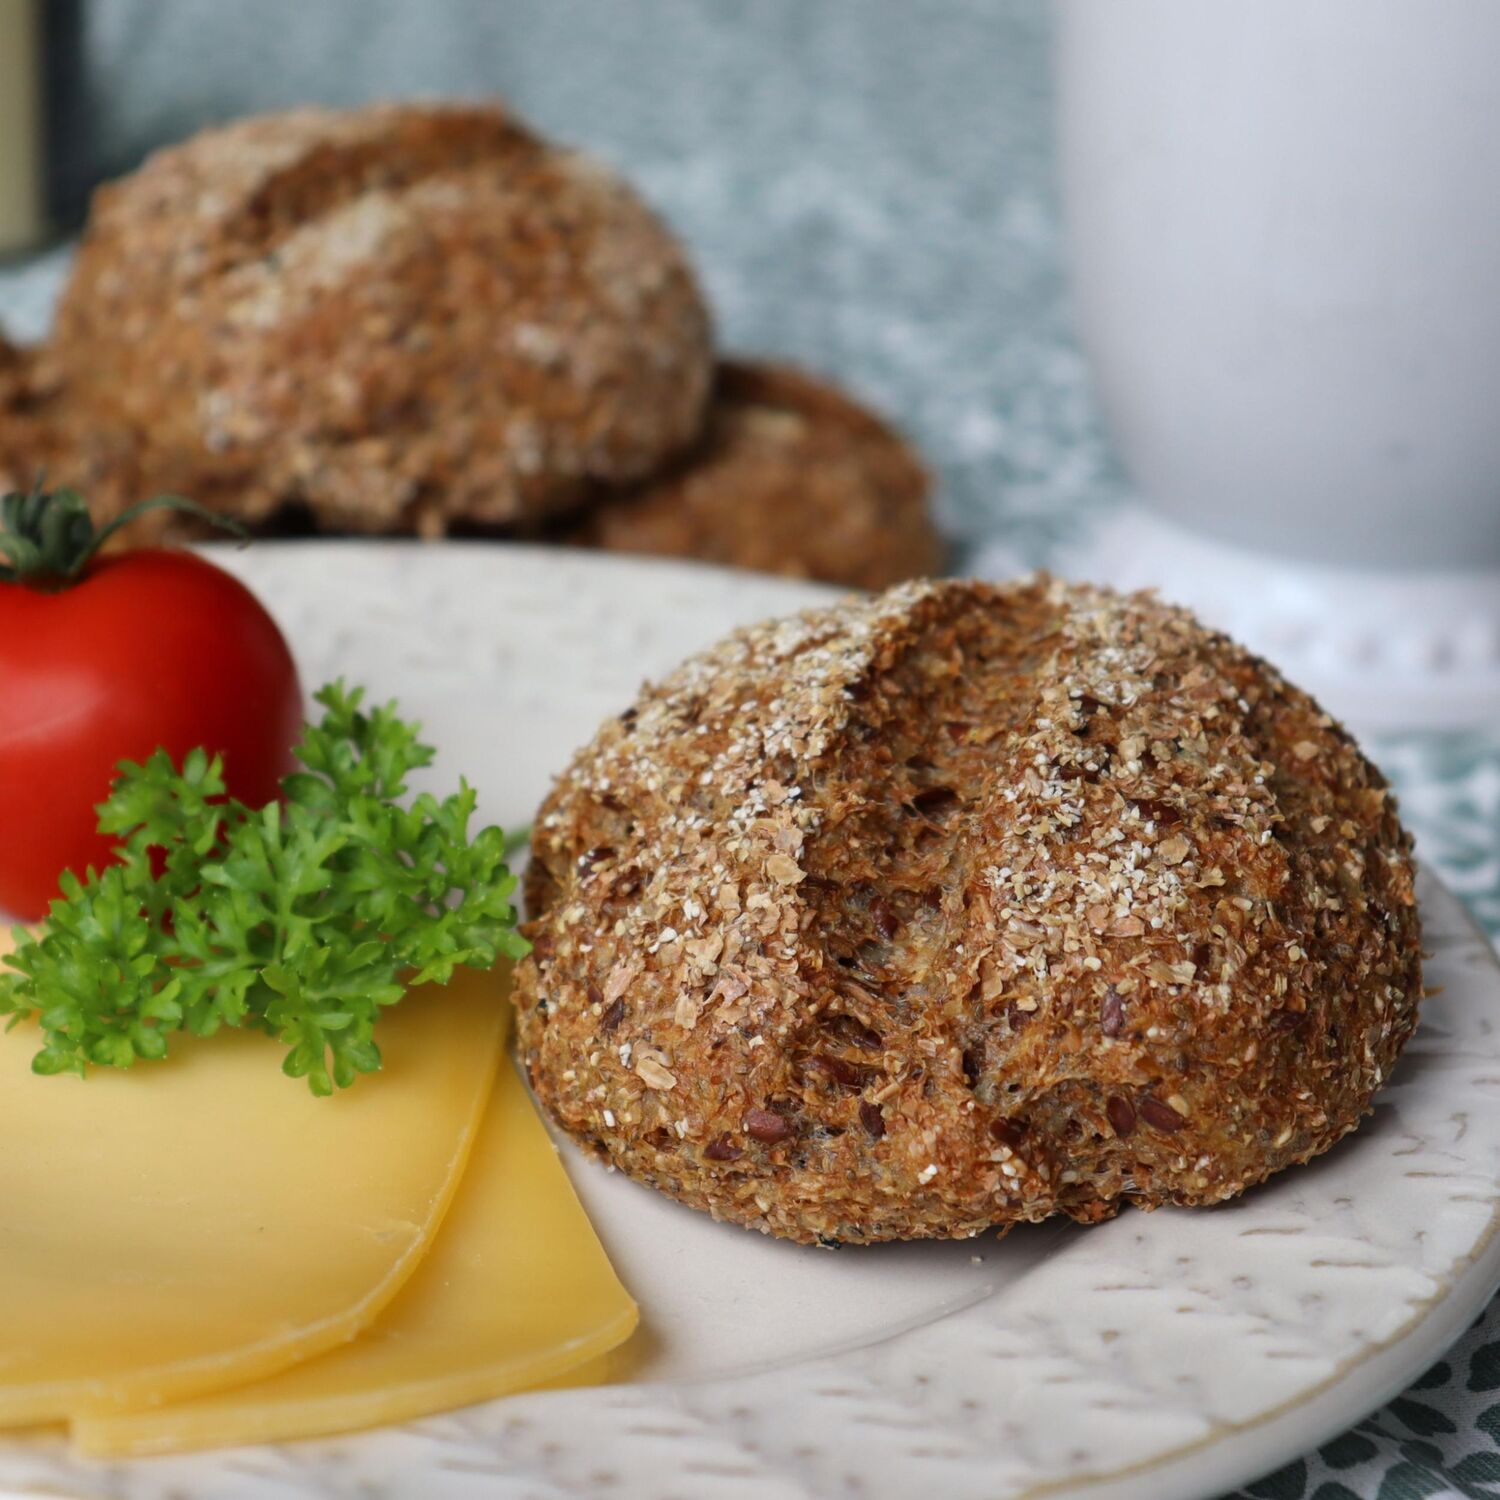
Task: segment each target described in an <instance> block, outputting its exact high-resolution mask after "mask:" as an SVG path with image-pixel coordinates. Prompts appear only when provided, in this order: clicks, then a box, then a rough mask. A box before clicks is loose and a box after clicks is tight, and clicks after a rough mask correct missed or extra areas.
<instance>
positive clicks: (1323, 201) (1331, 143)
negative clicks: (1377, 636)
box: [1056, 0, 1500, 568]
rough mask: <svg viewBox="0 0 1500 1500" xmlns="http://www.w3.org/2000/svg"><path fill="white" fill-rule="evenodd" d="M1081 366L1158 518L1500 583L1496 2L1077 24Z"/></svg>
mask: <svg viewBox="0 0 1500 1500" xmlns="http://www.w3.org/2000/svg"><path fill="white" fill-rule="evenodd" d="M1056 20H1057V24H1058V66H1059V84H1060V108H1061V154H1062V164H1063V178H1064V195H1065V206H1066V212H1067V217H1068V221H1069V238H1070V244H1071V257H1072V264H1073V271H1074V278H1075V280H1074V284H1075V291H1076V305H1077V315H1078V320H1079V325H1080V328H1081V332H1082V336H1083V340H1084V343H1085V345H1086V347H1087V350H1088V353H1089V355H1090V357H1091V359H1092V362H1093V365H1094V369H1095V373H1096V377H1097V381H1098V386H1099V390H1100V394H1101V397H1102V400H1103V403H1104V406H1105V409H1106V413H1107V416H1108V419H1109V421H1110V423H1111V425H1112V427H1113V429H1114V432H1115V435H1116V438H1117V441H1118V444H1119V447H1120V450H1121V452H1122V453H1123V455H1124V458H1125V461H1126V463H1127V465H1128V466H1129V467H1130V469H1131V471H1132V473H1133V476H1134V478H1135V480H1136V481H1137V483H1138V485H1139V486H1140V488H1141V490H1142V492H1143V494H1144V495H1145V497H1146V498H1147V500H1148V501H1149V502H1150V503H1151V504H1154V505H1155V506H1157V507H1159V508H1160V509H1161V510H1162V511H1164V512H1166V513H1167V514H1169V515H1171V516H1173V517H1175V518H1176V519H1177V520H1180V521H1182V522H1185V523H1187V524H1190V525H1192V526H1194V527H1197V528H1200V529H1202V530H1205V531H1208V532H1211V533H1213V534H1215V535H1218V536H1221V537H1226V538H1230V539H1232V540H1236V541H1241V542H1245V543H1249V544H1252V545H1253V546H1256V547H1259V548H1264V549H1269V550H1272V551H1278V552H1282V553H1286V554H1292V555H1296V556H1300V557H1303V558H1307V559H1313V560H1326V561H1333V562H1346V563H1348V562H1353V563H1358V564H1372V565H1377V566H1386V567H1391V566H1396V567H1427V568H1431V567H1438V568H1450V567H1451V568H1458V567H1468V568H1489V567H1495V566H1497V565H1500V0H1057V4H1056Z"/></svg>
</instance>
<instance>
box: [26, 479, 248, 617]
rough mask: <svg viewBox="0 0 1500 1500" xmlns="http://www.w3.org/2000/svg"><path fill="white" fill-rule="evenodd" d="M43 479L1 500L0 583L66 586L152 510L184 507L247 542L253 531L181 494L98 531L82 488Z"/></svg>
mask: <svg viewBox="0 0 1500 1500" xmlns="http://www.w3.org/2000/svg"><path fill="white" fill-rule="evenodd" d="M44 482H45V476H43V475H41V474H39V475H38V476H37V479H36V483H35V484H33V485H32V487H31V490H30V492H29V493H27V494H22V493H21V492H20V491H14V492H12V493H11V494H8V495H6V496H4V497H3V498H0V583H24V584H29V585H31V586H32V587H34V588H43V589H55V588H66V587H67V585H68V584H70V583H73V582H75V581H76V580H77V579H78V577H79V576H80V575H81V574H82V573H83V571H84V569H85V568H87V567H88V565H89V563H91V562H92V561H93V560H94V557H95V556H96V555H97V553H98V551H99V549H100V547H102V546H103V545H104V544H105V542H107V541H108V540H109V539H110V538H111V537H112V536H113V535H114V534H115V533H116V532H117V531H119V529H120V528H121V527H122V526H128V525H129V524H130V523H131V522H132V521H134V520H136V519H137V518H138V517H140V516H143V515H145V514H146V512H147V511H152V510H177V511H181V512H182V513H183V514H184V515H190V516H195V517H196V518H197V519H198V520H200V521H205V522H207V523H208V524H209V525H212V526H217V527H219V528H221V529H222V530H224V531H228V532H231V533H233V534H234V535H235V536H237V537H239V538H240V539H241V540H242V541H248V540H249V533H248V532H247V531H246V530H245V528H244V527H243V526H241V525H240V523H239V522H238V521H234V520H231V519H230V518H229V517H228V516H221V515H217V514H215V513H214V512H213V511H211V510H206V509H204V507H203V506H201V505H199V504H197V502H196V501H193V500H188V499H185V498H184V497H183V496H181V495H153V496H152V497H151V499H149V500H138V501H137V502H136V503H135V504H134V505H130V506H127V507H126V508H125V509H124V510H122V511H121V512H120V514H119V515H117V516H116V517H115V518H114V519H113V520H112V521H110V522H108V523H107V524H106V525H104V526H103V527H101V528H99V529H98V530H97V531H96V530H95V529H94V521H93V517H92V516H90V515H89V508H88V504H87V502H86V501H85V500H84V498H83V496H82V495H80V494H79V493H78V491H77V490H70V489H60V490H46V489H43V487H42V486H43V484H44Z"/></svg>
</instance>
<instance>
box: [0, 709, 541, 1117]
mask: <svg viewBox="0 0 1500 1500" xmlns="http://www.w3.org/2000/svg"><path fill="white" fill-rule="evenodd" d="M317 696H318V702H319V703H321V704H322V705H323V708H324V710H325V713H324V715H323V719H322V722H321V723H319V724H316V725H312V724H310V725H308V726H307V728H306V730H305V731H304V736H303V740H302V743H301V744H300V745H299V746H298V748H297V758H298V759H299V761H300V762H301V764H302V766H303V768H304V769H302V770H300V771H297V772H295V773H293V774H292V775H291V776H288V777H287V778H286V780H285V782H284V783H283V792H284V801H282V802H276V803H272V804H270V805H269V806H267V807H263V808H249V807H245V806H243V805H242V804H240V803H238V802H235V801H232V800H227V799H225V797H224V778H223V767H222V764H221V762H220V760H219V759H218V758H212V759H211V758H210V757H209V756H208V755H206V754H205V753H204V752H203V751H201V750H195V751H194V752H193V753H192V754H190V755H189V756H188V757H187V759H186V761H185V762H184V763H183V765H182V767H181V768H180V769H179V768H177V767H176V766H174V765H173V764H172V761H171V759H170V757H169V756H168V755H167V754H166V753H165V752H163V751H158V752H157V753H156V754H155V755H153V756H152V757H151V758H150V759H149V760H148V761H147V762H146V763H145V764H144V765H135V764H133V763H132V762H129V761H127V762H125V763H123V764H122V765H121V767H120V778H119V780H118V781H117V782H116V783H115V786H114V790H113V791H112V792H111V794H110V797H109V800H108V801H106V802H104V803H103V804H101V806H100V808H99V827H100V829H101V831H102V832H104V833H109V834H114V835H117V836H118V837H119V840H120V848H121V852H122V860H121V862H120V863H119V864H116V865H111V866H109V867H108V868H107V869H105V870H104V871H103V872H102V873H99V874H96V873H94V872H93V871H90V872H89V875H88V879H87V880H79V879H78V878H77V877H76V876H74V875H72V874H67V875H64V876H63V878H62V897H61V899H59V900H56V901H54V902H53V903H52V910H51V916H50V918H49V920H48V922H47V924H46V926H45V928H44V929H43V931H42V932H41V933H39V934H37V935H32V934H29V933H27V932H25V931H24V930H20V931H18V932H17V934H16V936H17V943H18V946H17V949H16V951H15V953H14V954H13V955H12V956H11V957H10V959H9V961H8V962H9V964H10V966H11V968H12V969H13V970H14V971H15V972H13V973H3V972H0V1015H10V1016H13V1017H16V1018H21V1017H26V1016H32V1015H34V1016H36V1017H38V1018H39V1020H40V1022H41V1026H42V1028H43V1032H44V1036H45V1046H44V1047H43V1048H42V1050H41V1051H40V1052H39V1053H37V1055H36V1057H35V1058H34V1059H33V1062H32V1067H33V1069H34V1070H35V1071H36V1072H38V1073H77V1074H80V1075H82V1074H84V1073H85V1072H86V1071H87V1069H88V1067H89V1066H90V1065H100V1066H108V1067H115V1068H125V1067H129V1066H131V1065H132V1064H133V1063H135V1062H136V1061H137V1060H138V1059H143V1058H144V1059H157V1058H162V1057H165V1056H166V1055H167V1050H168V1045H169V1039H170V1037H171V1035H172V1033H173V1032H176V1031H188V1032H191V1033H192V1034H193V1035H195V1036H212V1035H213V1034H214V1033H215V1032H216V1031H218V1030H219V1028H220V1027H221V1026H242V1027H254V1028H257V1029H258V1030H261V1031H264V1032H266V1033H267V1034H268V1035H270V1036H274V1037H278V1038H279V1039H280V1040H281V1042H282V1043H283V1044H284V1045H285V1046H286V1047H287V1048H288V1049H289V1050H288V1052H287V1056H286V1060H285V1062H284V1063H283V1064H282V1067H283V1071H284V1072H286V1073H287V1074H288V1075H290V1076H291V1077H293V1078H305V1079H306V1080H307V1081H308V1084H309V1085H310V1087H311V1088H312V1091H313V1092H314V1093H315V1094H329V1093H331V1092H332V1091H333V1087H334V1085H337V1086H338V1087H339V1088H347V1087H348V1086H349V1085H350V1084H351V1083H353V1082H354V1079H355V1078H356V1077H357V1076H358V1075H359V1074H360V1073H370V1072H374V1071H375V1070H376V1069H378V1068H379V1067H380V1049H379V1047H378V1046H377V1045H376V1043H375V1023H376V1021H377V1019H378V1018H379V1015H380V1011H381V1009H382V1008H383V1007H385V1006H388V1005H394V1004H395V1003H396V1002H397V1001H398V1000H400V999H401V997H402V996H403V995H404V994H405V993H406V991H407V988H408V986H409V985H416V984H425V983H428V982H436V983H439V984H446V983H447V982H448V980H450V979H451V978H452V976H453V971H454V969H456V968H458V967H459V966H465V967H469V968H479V969H485V968H489V967H490V966H492V965H493V964H494V963H495V962H496V961H497V960H498V959H499V958H500V957H501V956H507V957H511V958H519V957H521V956H522V955H523V954H524V953H525V952H526V951H527V946H528V945H527V943H526V941H525V939H524V938H522V937H521V936H520V934H519V933H518V932H517V931H516V930H515V921H516V913H515V908H514V907H513V906H512V904H511V901H510V897H511V894H512V892H513V891H514V889H515V884H516V881H515V877H514V876H513V875H512V874H511V873H510V871H509V870H508V869H507V867H506V863H505V859H506V852H507V846H506V841H505V837H504V835H503V834H502V833H501V831H500V830H499V829H498V828H493V827H490V828H482V829H480V830H479V832H477V833H476V834H474V835H473V836H472V837H470V835H469V823H470V820H471V819H472V817H473V815H474V809H475V801H476V799H475V794H474V791H473V789H472V788H471V787H470V786H469V785H468V783H467V782H463V783H461V784H460V789H459V791H458V792H456V793H455V794H454V795H452V796H450V797H447V798H444V799H443V800H441V801H439V800H437V799H436V798H434V797H433V796H431V795H429V794H427V793H423V794H421V795H420V796H418V797H416V798H414V799H412V800H411V801H410V803H409V804H404V803H403V802H402V800H401V799H402V798H404V797H405V795H406V791H407V787H406V778H407V777H408V775H410V773H411V772H412V771H414V770H417V769H418V768H420V767H423V766H426V765H429V764H430V763H431V760H432V754H433V752H432V749H431V747H429V746H427V745H424V744H422V743H420V741H419V739H418V733H419V730H418V727H417V726H416V725H415V724H411V723H408V722H406V721H404V720H402V719H400V718H398V717H397V714H396V708H395V705H394V704H391V705H387V706H386V707H383V708H375V709H372V710H370V711H368V712H365V711H364V710H362V709H361V706H360V705H361V702H362V698H363V694H362V692H361V691H359V690H357V689H356V690H353V691H349V690H346V689H345V688H344V686H343V684H342V683H335V684H333V685H332V686H330V687H326V688H324V689H323V691H322V692H321V693H319V694H318V695H317ZM11 1024H12V1025H15V1024H16V1022H15V1021H14V1020H13V1021H12V1022H11Z"/></svg>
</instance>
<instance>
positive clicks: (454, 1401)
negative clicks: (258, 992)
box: [73, 1063, 637, 1458]
mask: <svg viewBox="0 0 1500 1500" xmlns="http://www.w3.org/2000/svg"><path fill="white" fill-rule="evenodd" d="M636 1316H637V1315H636V1307H635V1304H634V1303H633V1302H632V1301H631V1299H630V1297H629V1295H628V1294H627V1293H626V1291H625V1289H624V1288H623V1287H622V1286H621V1285H620V1283H619V1281H618V1279H617V1278H616V1276H615V1274H614V1271H613V1270H612V1269H611V1267H610V1264H609V1261H608V1259H607V1257H606V1256H605V1253H604V1250H603V1247H602V1246H601V1245H600V1244H599V1241H598V1239H597V1238H596V1237H595V1235H594V1231H593V1229H592V1228H591V1227H590V1225H589V1221H588V1218H587V1217H586V1216H585V1214H584V1211H583V1208H582V1205H581V1204H580V1203H579V1202H578V1199H577V1198H576V1197H575V1196H574V1193H573V1189H572V1185H571V1184H570V1183H569V1182H568V1177H567V1173H566V1172H564V1170H563V1167H562V1163H561V1162H560V1161H559V1160H558V1157H557V1152H556V1149H555V1148H554V1147H553V1145H552V1142H551V1140H550V1139H549V1138H548V1135H547V1132H546V1130H545V1129H544V1128H543V1126H542V1123H541V1121H540V1120H539V1119H538V1118H537V1115H536V1111H535V1110H534V1109H533V1107H532V1104H531V1100H530V1098H529V1096H528V1095H527V1092H526V1087H525V1085H524V1084H523V1083H522V1082H521V1079H520V1077H519V1075H518V1074H517V1073H516V1071H515V1069H514V1067H512V1066H511V1065H510V1064H508V1063H505V1064H502V1065H501V1069H500V1078H499V1081H498V1082H497V1083H496V1086H495V1096H494V1099H493V1101H492V1102H491V1105H490V1110H489V1114H488V1116H487V1118H486V1120H485V1123H484V1126H483V1128H482V1129H481V1131H480V1135H479V1140H478V1142H477V1143H476V1145H475V1148H474V1156H473V1159H472V1161H471V1162H470V1165H469V1170H468V1172H467V1173H466V1175H465V1177H464V1181H463V1186H462V1187H461V1188H460V1189H459V1194H458V1198H457V1200H456V1201H455V1203H454V1205H453V1209H452V1211H451V1212H450V1214H449V1215H448V1219H447V1221H446V1223H445V1224H444V1225H443V1228H442V1232H441V1233H440V1234H439V1235H438V1238H437V1243H436V1244H435V1245H434V1246H433V1248H432V1251H431V1253H430V1254H429V1255H428V1256H427V1258H426V1259H425V1260H424V1261H423V1262H422V1264H421V1266H420V1267H419V1268H418V1270H417V1272H416V1274H415V1275H414V1276H413V1277H412V1279H411V1280H410V1281H409V1282H408V1283H407V1285H406V1287H405V1288H404V1290H403V1291H402V1292H401V1295H400V1296H399V1297H397V1298H396V1300H395V1301H394V1302H392V1303H391V1305H390V1307H389V1308H387V1309H386V1311H385V1312H384V1313H383V1314H382V1315H381V1317H380V1318H379V1319H378V1320H377V1321H376V1322H375V1323H374V1325H373V1326H372V1327H370V1328H369V1329H368V1330H366V1332H365V1333H363V1334H361V1335H360V1337H359V1338H358V1339H356V1340H355V1341H354V1342H353V1343H352V1344H348V1345H346V1346H345V1347H343V1348H341V1349H337V1350H335V1351H333V1352H332V1353H330V1354H325V1355H323V1356H322V1357H321V1358H319V1359H316V1360H311V1361H309V1362H308V1363H306V1364H303V1365H298V1366H297V1367H296V1368H295V1369H291V1370H286V1371H283V1372H282V1373H281V1374H280V1375H275V1376H272V1377H271V1378H270V1379H269V1380H262V1381H259V1382H257V1383H256V1384H254V1385H247V1386H242V1387H239V1388H236V1389H235V1390H227V1391H220V1392H218V1393H216V1394H214V1395H211V1396H204V1397H200V1398H199V1399H197V1400H194V1401H187V1402H182V1403H177V1404H173V1405H169V1406H161V1407H156V1408H154V1409H152V1410H150V1411H137V1412H131V1413H121V1414H93V1415H85V1416H79V1417H75V1419H74V1421H73V1440H74V1444H75V1446H76V1447H77V1448H78V1449H79V1451H81V1452H83V1453H86V1454H89V1455H91V1456H94V1457H110V1458H116V1457H129V1456H137V1455H142V1454H152V1453H169V1452H176V1451H178V1450H181V1449H185V1448H205V1447H228V1446H232V1445H235V1444H241V1443H262V1442H279V1441H282V1440H284V1439H287V1438H296V1437H310V1436H313V1435H314V1434H318V1433H327V1432H337V1431H345V1430H349V1429H353V1428H359V1427H371V1426H374V1425H376V1424H377V1423H382V1422H401V1421H406V1420H409V1419H410V1418H413V1417H419V1416H424V1415H426V1414H428V1413H430V1412H434V1411H442V1410H446V1409H448V1408H451V1407H455V1406H465V1405H468V1404H470V1403H472V1402H475V1401H483V1400H487V1399H489V1398H491V1397H494V1396H502V1395H506V1394H508V1393H509V1392H512V1391H517V1390H522V1389H529V1388H534V1387H536V1386H538V1385H542V1384H551V1383H561V1381H562V1379H563V1377H570V1378H568V1379H567V1383H569V1384H573V1383H581V1382H583V1381H585V1380H587V1381H591V1382H595V1383H597V1382H598V1381H599V1380H601V1379H603V1378H605V1370H604V1367H603V1364H602V1363H601V1358H600V1357H601V1356H602V1355H604V1354H605V1353H606V1352H607V1351H608V1350H610V1349H613V1348H615V1347H616V1346H617V1345H619V1344H620V1343H621V1342H622V1341H623V1340H625V1339H626V1338H627V1337H629V1335H630V1333H631V1332H632V1330H633V1329H634V1328H635V1325H636Z"/></svg>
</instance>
